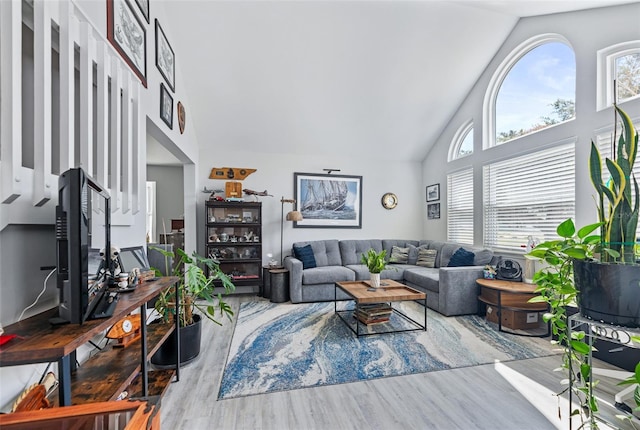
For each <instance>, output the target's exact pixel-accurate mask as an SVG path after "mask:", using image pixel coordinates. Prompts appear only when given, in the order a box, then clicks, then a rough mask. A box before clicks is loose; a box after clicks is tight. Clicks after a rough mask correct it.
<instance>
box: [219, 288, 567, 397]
mask: <svg viewBox="0 0 640 430" xmlns="http://www.w3.org/2000/svg"><path fill="white" fill-rule="evenodd" d="M401 305H402V309H403V311H404V312H406V313H407V314H409V315H410V316H412V317H413V318H414V319H415V320H417V321H423V320H424V308H423V307H422V305H420V304H418V303H415V302H402V303H401ZM341 306H344V304H341ZM392 318H398V317H396V316H395V315H394V316H393V317H392ZM398 320H399V318H398ZM392 322H393V320H392ZM396 323H398V322H397V321H396ZM381 326H382V325H380V327H381ZM554 353H555V352H554V351H553V349H552V345H550V342H549V340H548V339H540V338H528V337H522V336H515V335H512V334H508V333H500V332H498V331H497V325H492V324H491V323H487V322H486V321H485V320H484V319H483V318H482V317H478V316H476V315H468V316H461V317H444V316H442V315H440V314H439V313H437V312H434V311H431V310H428V321H427V331H426V332H425V331H414V332H405V333H397V334H381V335H375V336H368V337H360V338H357V337H356V336H355V335H354V333H353V332H352V331H351V330H350V329H349V328H348V327H347V326H346V324H345V323H344V322H343V321H342V320H341V319H340V318H339V317H338V316H337V315H335V314H334V305H333V303H312V304H290V303H288V304H273V303H270V302H268V301H265V300H262V301H256V302H246V303H243V304H242V305H241V307H240V311H239V315H238V321H237V324H236V328H235V332H234V335H233V339H232V341H231V346H230V350H229V355H228V357H227V363H226V366H225V370H224V375H223V378H222V382H221V385H220V392H219V395H218V398H219V399H228V398H232V397H239V396H248V395H254V394H261V393H269V392H274V391H284V390H293V389H298V388H304V387H314V386H319V385H330V384H343V383H347V382H355V381H361V380H366V379H374V378H382V377H388V376H399V375H407V374H411V373H422V372H431V371H436V370H444V369H452V368H458V367H466V366H475V365H479V364H486V363H493V362H495V361H510V360H520V359H526V358H535V357H542V356H547V355H552V354H554Z"/></svg>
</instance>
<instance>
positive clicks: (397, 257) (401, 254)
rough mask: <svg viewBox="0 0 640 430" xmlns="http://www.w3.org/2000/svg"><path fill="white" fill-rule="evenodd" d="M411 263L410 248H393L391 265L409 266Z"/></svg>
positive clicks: (390, 259)
mask: <svg viewBox="0 0 640 430" xmlns="http://www.w3.org/2000/svg"><path fill="white" fill-rule="evenodd" d="M408 261H409V248H400V247H399V246H394V247H393V248H391V257H390V258H389V263H396V264H407V262H408Z"/></svg>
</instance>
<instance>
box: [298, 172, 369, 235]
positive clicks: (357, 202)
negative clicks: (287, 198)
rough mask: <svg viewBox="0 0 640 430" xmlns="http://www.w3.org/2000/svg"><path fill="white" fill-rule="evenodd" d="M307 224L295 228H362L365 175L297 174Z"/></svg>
mask: <svg viewBox="0 0 640 430" xmlns="http://www.w3.org/2000/svg"><path fill="white" fill-rule="evenodd" d="M293 187H294V194H295V198H296V201H297V202H298V205H299V210H300V212H301V213H302V216H303V218H304V219H303V221H296V222H294V224H293V226H294V228H300V227H302V228H307V227H308V228H362V176H349V175H330V174H326V175H325V174H317V173H294V183H293Z"/></svg>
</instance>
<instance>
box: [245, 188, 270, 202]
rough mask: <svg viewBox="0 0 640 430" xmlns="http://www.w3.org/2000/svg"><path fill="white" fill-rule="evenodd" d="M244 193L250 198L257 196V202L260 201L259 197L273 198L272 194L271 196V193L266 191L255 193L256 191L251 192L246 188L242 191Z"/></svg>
mask: <svg viewBox="0 0 640 430" xmlns="http://www.w3.org/2000/svg"><path fill="white" fill-rule="evenodd" d="M242 192H243V193H245V194H246V195H248V196H255V198H256V201H258V196H260V197H273V195H272V194H269V192H268V191H267V190H264V191H254V190H250V189H249V188H245V189H243V190H242Z"/></svg>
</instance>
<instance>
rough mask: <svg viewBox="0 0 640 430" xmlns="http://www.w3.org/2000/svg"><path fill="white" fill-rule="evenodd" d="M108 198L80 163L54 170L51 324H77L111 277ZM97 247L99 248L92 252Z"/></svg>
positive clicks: (80, 322) (88, 313)
mask: <svg viewBox="0 0 640 430" xmlns="http://www.w3.org/2000/svg"><path fill="white" fill-rule="evenodd" d="M109 203H110V197H109V193H108V192H107V191H106V189H105V188H103V187H102V186H101V185H100V184H98V183H97V182H96V181H95V180H93V179H92V178H91V177H90V176H89V175H87V174H86V173H85V172H84V170H82V169H81V168H75V169H70V170H68V171H66V172H64V173H63V174H62V175H60V178H59V180H58V206H56V244H57V259H56V262H57V265H56V268H57V286H58V288H59V290H60V291H59V293H60V304H59V305H58V311H59V317H58V318H55V319H54V320H55V321H53V320H52V322H54V323H67V322H68V323H72V324H82V323H83V322H84V321H86V320H87V319H88V318H89V316H90V315H91V312H92V311H93V308H95V306H96V304H97V303H98V302H99V300H100V298H101V297H102V295H103V294H104V293H105V292H106V290H107V288H108V287H109V283H110V282H111V280H112V278H113V262H112V259H111V258H109V254H110V252H109V250H110V249H111V209H110V204H109ZM97 249H102V250H105V252H99V253H98V256H96V255H95V250H97ZM92 251H93V252H92ZM102 254H104V255H102ZM96 260H97V261H96ZM96 266H97V269H96ZM90 267H91V270H90Z"/></svg>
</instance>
